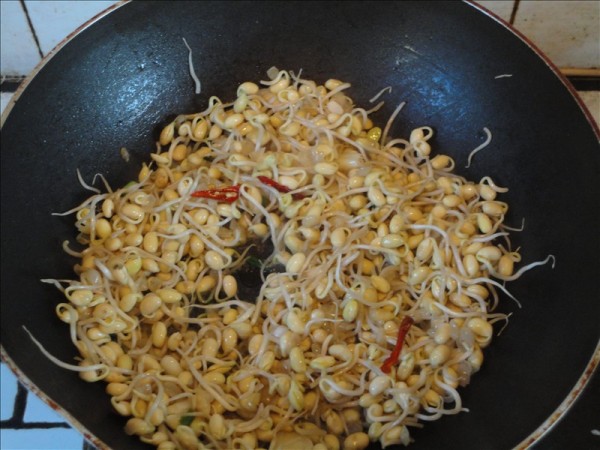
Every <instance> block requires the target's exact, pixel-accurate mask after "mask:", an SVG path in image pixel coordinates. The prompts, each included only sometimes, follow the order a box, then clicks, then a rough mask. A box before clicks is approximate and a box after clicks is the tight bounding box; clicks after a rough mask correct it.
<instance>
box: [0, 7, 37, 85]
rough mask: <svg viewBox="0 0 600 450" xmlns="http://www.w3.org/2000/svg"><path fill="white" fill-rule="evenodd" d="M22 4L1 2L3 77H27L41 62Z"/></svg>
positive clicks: (1, 67)
mask: <svg viewBox="0 0 600 450" xmlns="http://www.w3.org/2000/svg"><path fill="white" fill-rule="evenodd" d="M40 59H41V58H40V53H39V51H38V48H37V45H36V43H35V40H34V39H33V35H32V34H31V29H30V28H29V24H28V23H27V18H26V16H25V12H24V11H23V8H22V7H21V3H20V2H18V1H16V0H4V1H0V72H1V73H2V76H3V77H6V76H19V75H26V74H28V73H29V72H31V71H32V70H33V68H34V67H35V66H36V64H37V63H38V62H40Z"/></svg>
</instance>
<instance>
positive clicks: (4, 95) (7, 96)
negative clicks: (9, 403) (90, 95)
mask: <svg viewBox="0 0 600 450" xmlns="http://www.w3.org/2000/svg"><path fill="white" fill-rule="evenodd" d="M12 96H13V94H12V92H2V103H1V104H0V106H2V108H1V109H0V114H2V113H3V112H4V108H6V105H8V102H9V101H10V99H11V98H12ZM2 367H4V364H2ZM2 370H4V369H2ZM2 373H4V372H2Z"/></svg>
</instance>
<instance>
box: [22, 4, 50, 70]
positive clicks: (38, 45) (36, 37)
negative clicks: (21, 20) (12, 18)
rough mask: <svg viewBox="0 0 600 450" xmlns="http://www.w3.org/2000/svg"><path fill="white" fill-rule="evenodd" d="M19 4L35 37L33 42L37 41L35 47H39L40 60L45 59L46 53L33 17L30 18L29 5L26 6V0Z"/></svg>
mask: <svg viewBox="0 0 600 450" xmlns="http://www.w3.org/2000/svg"><path fill="white" fill-rule="evenodd" d="M19 3H20V4H21V8H23V12H24V13H25V17H26V18H27V24H28V25H29V29H30V30H31V34H32V35H33V40H34V41H35V45H36V46H37V49H38V52H39V54H40V58H42V59H44V52H42V47H41V46H40V40H39V39H38V36H37V33H36V32H35V28H34V26H33V22H32V21H31V17H29V11H28V9H27V5H26V4H25V0H19Z"/></svg>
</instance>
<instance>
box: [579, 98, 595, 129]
mask: <svg viewBox="0 0 600 450" xmlns="http://www.w3.org/2000/svg"><path fill="white" fill-rule="evenodd" d="M578 94H579V97H580V98H581V100H582V101H583V103H585V106H587V109H588V110H589V111H590V113H591V114H592V117H593V118H594V120H595V121H596V124H598V126H599V127H600V91H579V92H578Z"/></svg>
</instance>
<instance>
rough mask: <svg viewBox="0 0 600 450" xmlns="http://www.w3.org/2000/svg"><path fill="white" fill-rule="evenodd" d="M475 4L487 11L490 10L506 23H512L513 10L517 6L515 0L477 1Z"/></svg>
mask: <svg viewBox="0 0 600 450" xmlns="http://www.w3.org/2000/svg"><path fill="white" fill-rule="evenodd" d="M475 3H477V4H479V5H481V6H483V7H484V8H485V9H488V10H490V11H491V12H493V13H494V14H496V15H497V16H498V17H500V18H501V19H503V20H505V21H506V22H508V21H510V15H511V14H512V10H513V7H514V5H515V2H514V1H513V0H489V1H481V2H477V1H476V2H475Z"/></svg>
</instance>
